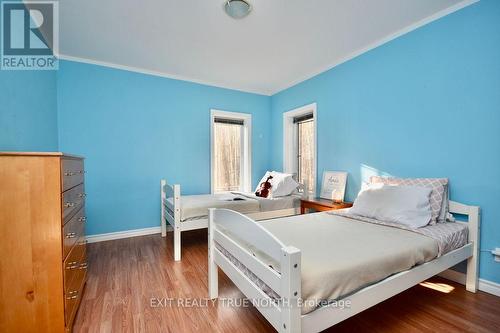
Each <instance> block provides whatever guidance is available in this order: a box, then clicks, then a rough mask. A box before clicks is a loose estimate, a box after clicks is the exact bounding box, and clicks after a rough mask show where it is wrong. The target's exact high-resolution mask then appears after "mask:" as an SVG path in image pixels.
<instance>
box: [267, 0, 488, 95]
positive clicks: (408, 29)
mask: <svg viewBox="0 0 500 333" xmlns="http://www.w3.org/2000/svg"><path fill="white" fill-rule="evenodd" d="M476 2H479V0H464V1H461V2H459V3H457V4H456V5H453V6H451V7H448V8H446V9H443V10H441V11H439V12H437V13H434V14H432V15H430V16H427V17H426V18H424V19H422V20H420V21H418V22H416V23H413V24H411V25H409V26H407V27H404V28H402V29H400V30H398V31H396V32H394V33H392V34H390V35H388V36H386V37H383V38H381V39H379V40H377V41H375V42H373V43H371V44H369V45H368V46H366V47H363V48H361V49H359V50H356V51H354V52H352V53H350V54H349V55H347V56H345V57H343V58H341V59H340V60H337V61H335V62H333V63H331V64H329V65H328V66H324V67H321V68H319V69H318V70H316V71H314V72H312V73H310V74H308V75H305V76H303V77H302V78H299V79H297V80H294V81H292V82H289V83H288V84H285V85H283V86H281V87H279V88H278V89H274V90H272V91H271V95H275V94H277V93H279V92H281V91H283V90H286V89H288V88H291V87H293V86H295V85H297V84H299V83H301V82H304V81H307V80H309V79H311V78H313V77H315V76H316V75H319V74H321V73H323V72H326V71H328V70H330V69H332V68H334V67H337V66H338V65H341V64H343V63H345V62H347V61H349V60H351V59H354V58H356V57H358V56H360V55H362V54H363V53H366V52H368V51H370V50H373V49H375V48H377V47H379V46H381V45H383V44H385V43H387V42H390V41H391V40H394V39H396V38H398V37H401V36H403V35H405V34H407V33H409V32H411V31H413V30H416V29H418V28H420V27H422V26H424V25H426V24H429V23H431V22H433V21H436V20H438V19H440V18H442V17H444V16H446V15H449V14H451V13H454V12H456V11H458V10H460V9H462V8H465V7H467V6H470V5H472V4H474V3H476Z"/></svg>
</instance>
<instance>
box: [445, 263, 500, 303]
mask: <svg viewBox="0 0 500 333" xmlns="http://www.w3.org/2000/svg"><path fill="white" fill-rule="evenodd" d="M438 275H439V276H441V277H443V278H445V279H448V280H451V281H454V282H457V283H460V284H465V280H466V278H465V274H464V273H461V272H457V271H454V270H451V269H448V270H446V271H444V272H441V273H439V274H438ZM478 289H479V290H481V291H484V292H485V293H488V294H492V295H495V296H499V297H500V284H499V283H496V282H493V281H488V280H484V279H479V284H478Z"/></svg>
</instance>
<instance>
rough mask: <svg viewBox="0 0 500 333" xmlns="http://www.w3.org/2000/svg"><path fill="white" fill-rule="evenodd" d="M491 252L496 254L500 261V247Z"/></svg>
mask: <svg viewBox="0 0 500 333" xmlns="http://www.w3.org/2000/svg"><path fill="white" fill-rule="evenodd" d="M491 253H492V254H493V255H494V256H495V261H496V262H500V247H497V248H495V249H494V250H493V251H491Z"/></svg>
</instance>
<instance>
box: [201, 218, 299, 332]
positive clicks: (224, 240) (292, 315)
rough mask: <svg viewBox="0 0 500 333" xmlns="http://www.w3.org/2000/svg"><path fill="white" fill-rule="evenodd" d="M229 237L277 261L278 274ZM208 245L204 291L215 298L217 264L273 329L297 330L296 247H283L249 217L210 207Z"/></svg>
mask: <svg viewBox="0 0 500 333" xmlns="http://www.w3.org/2000/svg"><path fill="white" fill-rule="evenodd" d="M225 232H227V234H226V233H225ZM228 235H231V236H228ZM233 239H244V240H245V242H246V243H247V244H248V245H249V246H251V247H253V248H256V249H259V252H260V253H261V254H262V255H265V256H267V257H269V258H271V260H273V261H274V262H277V263H279V264H280V268H279V270H280V273H277V272H276V271H275V270H273V269H271V268H270V267H269V266H268V265H267V264H266V263H264V262H263V261H261V260H260V259H258V258H257V257H255V256H254V255H253V254H252V253H250V252H249V251H248V250H247V249H246V247H242V246H240V245H239V244H238V243H237V242H235V241H234V240H233ZM215 243H217V244H218V246H220V247H222V248H224V249H225V250H226V251H228V252H229V253H231V255H232V256H233V257H235V258H236V259H237V260H238V261H239V262H241V263H242V264H243V265H245V266H246V267H247V268H249V269H250V270H251V271H252V272H253V273H254V274H256V275H257V276H258V277H259V278H260V279H261V280H262V281H263V282H265V283H266V284H267V285H268V286H269V287H270V288H271V289H273V290H274V291H275V292H276V293H277V294H278V295H279V296H280V297H281V300H280V301H279V302H278V301H277V302H275V301H274V300H273V299H272V298H271V297H270V296H268V295H267V294H266V293H264V292H263V291H262V290H261V289H260V288H259V287H258V286H257V285H256V284H255V283H254V282H253V281H251V280H250V279H249V278H248V277H247V276H246V275H245V274H244V273H243V272H242V271H241V270H240V269H239V268H238V267H236V266H235V265H234V264H233V263H232V262H231V261H230V260H229V259H228V258H227V257H226V256H225V255H224V254H223V253H222V252H221V251H220V250H219V249H218V248H217V247H216V246H215ZM208 247H209V255H208V273H209V274H208V286H209V291H208V293H209V297H210V298H211V299H213V298H217V297H218V280H217V279H218V278H217V266H219V267H220V268H221V269H222V270H223V271H224V273H226V275H227V276H228V277H229V278H230V279H231V280H232V281H233V282H234V284H235V285H236V286H237V287H238V288H239V289H240V290H241V291H242V292H243V294H245V296H246V297H247V298H248V299H250V300H252V301H253V302H254V305H255V307H256V308H257V309H258V310H259V311H260V312H261V313H262V315H264V317H265V318H266V319H267V320H268V321H269V322H270V323H271V325H272V326H273V327H274V328H275V329H276V330H278V331H279V332H300V330H301V328H300V325H301V323H300V308H299V306H298V299H299V298H300V297H301V290H300V288H301V273H300V270H301V266H300V251H299V250H297V249H295V248H293V247H286V246H285V245H284V244H283V243H281V242H280V241H279V240H278V239H277V238H276V237H274V236H273V235H272V234H271V233H269V232H268V231H267V230H265V229H264V228H262V226H260V225H259V224H257V223H256V222H255V221H254V220H252V219H251V218H249V217H247V216H245V215H243V214H240V213H237V212H235V211H232V210H228V209H210V211H209V223H208Z"/></svg>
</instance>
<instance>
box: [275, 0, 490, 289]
mask: <svg viewBox="0 0 500 333" xmlns="http://www.w3.org/2000/svg"><path fill="white" fill-rule="evenodd" d="M499 59H500V1H497V0H482V1H480V2H479V3H476V4H474V5H471V6H469V7H467V8H465V9H463V10H460V11H458V12H456V13H454V14H451V15H449V16H447V17H444V18H442V19H440V20H437V21H435V22H433V23H431V24H429V25H426V26H424V27H422V28H420V29H417V30H415V31H413V32H411V33H409V34H406V35H404V36H402V37H400V38H398V39H396V40H394V41H392V42H390V43H387V44H385V45H383V46H381V47H378V48H376V49H374V50H372V51H370V52H368V53H365V54H363V55H361V56H359V57H357V58H355V59H353V60H351V61H348V62H346V63H344V64H342V65H340V66H338V67H335V68H333V69H331V70H329V71H327V72H324V73H322V74H320V75H318V76H316V77H314V78H312V79H309V80H307V81H305V82H302V83H300V84H298V85H296V86H294V87H292V88H289V89H287V90H285V91H282V92H280V93H278V94H276V95H274V96H272V100H271V105H272V124H273V131H272V133H273V136H272V141H271V142H272V156H273V159H272V161H273V165H272V167H273V168H275V169H281V168H282V163H283V161H282V156H283V154H282V145H283V144H282V140H283V139H282V133H283V129H282V123H283V121H282V113H283V112H285V111H288V110H290V109H294V108H296V107H299V106H302V105H305V104H308V103H311V102H317V107H318V110H317V112H318V113H317V119H318V134H317V135H318V174H319V175H321V174H322V172H323V171H324V170H346V171H348V172H349V180H348V192H347V198H348V199H351V200H352V199H353V198H354V197H355V196H356V194H357V192H358V190H359V188H360V184H361V182H362V179H363V178H364V177H366V176H368V175H370V174H391V175H395V176H402V177H449V178H450V184H451V199H452V200H456V201H459V202H464V203H467V204H474V205H479V206H481V208H482V230H481V248H482V249H483V250H488V249H492V248H494V247H500V210H499V209H498V201H499V200H500V183H499V182H498V179H497V173H498V172H499V165H500V61H499ZM318 185H319V184H318ZM480 276H481V278H484V279H487V280H490V281H495V282H499V283H500V264H499V263H494V260H493V256H492V255H491V254H490V253H488V252H486V251H484V252H481V266H480Z"/></svg>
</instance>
